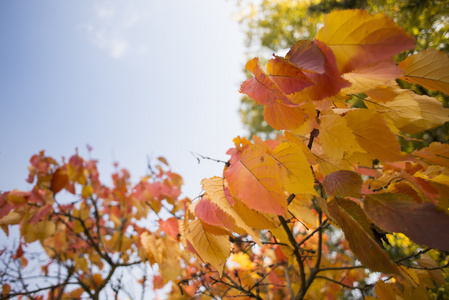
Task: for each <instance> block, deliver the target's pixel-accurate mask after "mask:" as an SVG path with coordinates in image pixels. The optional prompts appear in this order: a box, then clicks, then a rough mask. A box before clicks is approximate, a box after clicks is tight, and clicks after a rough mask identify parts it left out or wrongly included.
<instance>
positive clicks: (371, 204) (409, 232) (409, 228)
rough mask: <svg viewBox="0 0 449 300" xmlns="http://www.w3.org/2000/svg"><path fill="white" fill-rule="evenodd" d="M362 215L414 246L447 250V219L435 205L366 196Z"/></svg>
mask: <svg viewBox="0 0 449 300" xmlns="http://www.w3.org/2000/svg"><path fill="white" fill-rule="evenodd" d="M365 211H366V213H367V214H368V215H369V216H370V218H371V219H372V220H373V221H374V222H375V223H376V225H378V226H379V227H380V228H381V229H383V230H385V231H387V232H401V233H403V234H405V235H406V236H408V237H409V238H410V239H411V240H413V241H414V242H415V243H417V244H420V245H426V246H428V247H431V248H436V249H440V250H445V251H448V250H449V231H447V230H444V228H449V215H448V214H447V213H445V212H443V211H442V210H441V209H439V208H438V207H437V206H436V205H434V204H432V203H429V202H426V203H421V204H419V203H416V202H414V201H411V200H409V198H408V197H407V196H405V195H401V194H375V195H367V196H366V199H365Z"/></svg>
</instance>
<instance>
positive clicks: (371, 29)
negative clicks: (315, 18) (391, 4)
mask: <svg viewBox="0 0 449 300" xmlns="http://www.w3.org/2000/svg"><path fill="white" fill-rule="evenodd" d="M316 39H317V40H320V41H322V42H324V43H326V44H327V45H328V46H329V47H330V48H331V49H332V52H333V53H334V55H335V57H336V61H337V64H338V69H339V70H340V71H341V72H342V73H348V72H351V71H354V70H357V69H360V68H363V67H365V66H368V65H374V64H376V63H378V62H381V61H384V60H391V59H392V58H393V56H394V55H396V54H399V53H401V52H403V51H405V50H409V49H412V48H414V47H415V39H414V38H413V37H412V36H411V35H409V34H408V33H407V32H406V31H405V30H404V29H402V28H401V27H399V26H398V25H396V24H395V23H394V21H393V20H392V19H390V18H389V17H387V16H386V15H384V14H381V13H378V14H375V15H370V14H368V13H367V12H366V11H364V10H360V9H359V10H343V11H334V12H331V13H330V14H328V15H326V16H325V18H324V26H323V27H322V28H321V29H320V30H319V31H318V33H317V36H316Z"/></svg>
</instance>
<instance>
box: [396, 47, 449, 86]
mask: <svg viewBox="0 0 449 300" xmlns="http://www.w3.org/2000/svg"><path fill="white" fill-rule="evenodd" d="M399 67H400V68H402V69H403V70H404V72H405V76H404V77H402V78H401V79H404V80H405V81H407V82H410V83H417V84H420V85H422V86H423V87H425V88H428V89H431V90H437V91H440V92H442V93H445V94H446V95H449V72H448V70H449V57H448V56H447V55H446V54H443V53H441V52H439V51H438V50H435V49H428V50H423V51H421V52H419V53H417V54H414V55H410V56H409V57H407V58H406V59H405V60H404V61H402V62H401V63H400V64H399Z"/></svg>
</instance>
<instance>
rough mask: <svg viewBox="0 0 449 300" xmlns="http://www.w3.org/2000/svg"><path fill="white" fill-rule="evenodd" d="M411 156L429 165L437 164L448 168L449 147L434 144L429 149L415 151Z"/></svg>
mask: <svg viewBox="0 0 449 300" xmlns="http://www.w3.org/2000/svg"><path fill="white" fill-rule="evenodd" d="M412 155H413V156H415V157H418V158H420V159H423V160H424V161H425V162H428V163H430V164H437V165H442V166H445V167H446V168H449V145H448V144H441V143H437V142H434V143H432V144H430V146H429V147H425V148H423V149H421V150H415V151H414V152H413V153H412Z"/></svg>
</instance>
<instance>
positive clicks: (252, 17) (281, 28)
mask: <svg viewBox="0 0 449 300" xmlns="http://www.w3.org/2000/svg"><path fill="white" fill-rule="evenodd" d="M239 3H240V7H241V8H242V12H241V14H240V21H241V23H242V24H243V28H244V30H245V32H246V35H247V45H248V48H249V51H250V52H256V53H257V54H258V55H264V54H267V53H268V55H271V53H272V52H273V51H276V52H277V51H280V50H284V49H288V48H289V47H290V45H292V44H294V43H295V42H296V41H297V40H299V39H313V37H314V36H315V35H316V28H317V26H318V25H319V24H322V21H323V16H324V14H326V13H329V12H331V11H332V10H335V9H354V8H363V9H366V10H367V11H369V12H370V13H379V12H381V13H385V14H386V15H388V16H391V17H392V18H393V19H394V20H395V22H397V23H398V24H399V25H400V26H401V27H402V28H404V29H405V30H406V31H407V32H408V33H409V34H411V35H412V36H414V37H415V38H416V48H415V50H414V51H416V50H424V49H428V48H434V49H438V50H440V51H442V52H448V51H449V48H448V46H447V45H449V40H448V35H447V32H449V21H448V17H447V16H448V14H449V6H448V3H447V1H414V0H410V1H409V0H406V1H400V2H398V1H390V0H361V1H354V0H349V1H347V0H343V1H340V0H323V1H286V0H277V1H261V2H260V3H258V2H254V1H240V2H239ZM412 51H413V50H412ZM410 52H411V51H406V52H404V53H402V54H400V55H399V56H398V59H399V60H403V59H404V58H405V57H406V56H407V55H408V54H410ZM399 84H400V85H401V87H402V88H412V89H413V90H414V91H415V92H416V93H418V94H421V95H422V94H424V95H428V96H432V97H436V98H437V99H438V100H440V101H442V102H443V104H444V105H445V107H448V105H449V97H448V96H446V95H445V94H442V93H440V92H435V91H432V90H428V89H426V88H423V87H422V86H411V85H407V84H406V83H404V82H402V81H400V80H399ZM354 101H356V100H354ZM240 113H241V118H242V122H243V124H245V125H246V127H247V129H248V130H249V132H250V136H252V135H254V134H261V135H264V136H267V137H273V136H274V135H273V134H275V131H274V129H273V128H272V127H271V126H269V125H268V124H267V123H266V122H264V119H263V111H262V110H261V108H260V107H259V106H257V105H255V104H254V102H253V101H251V100H250V99H249V98H248V97H246V96H243V97H242V101H241V108H240ZM448 130H449V127H448V126H447V125H446V126H443V127H438V128H435V129H433V130H429V131H424V132H422V133H419V134H414V135H410V136H412V137H413V138H415V140H413V141H410V140H409V141H406V140H401V144H402V145H403V148H404V149H405V150H407V151H408V152H411V151H413V150H414V149H417V148H422V147H423V146H428V145H429V144H430V143H431V142H433V141H438V142H445V143H446V142H449V140H448V139H449V136H448V135H447V132H448Z"/></svg>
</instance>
